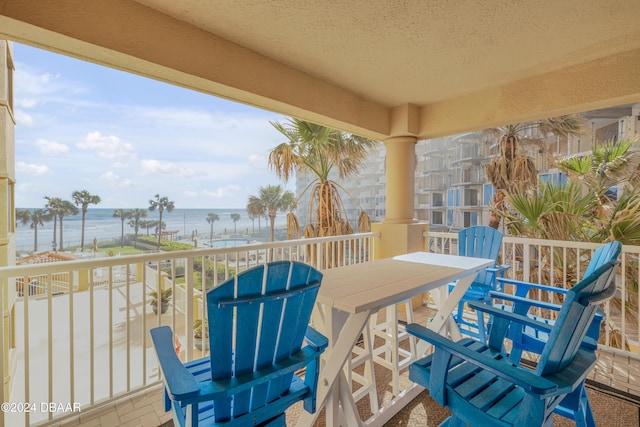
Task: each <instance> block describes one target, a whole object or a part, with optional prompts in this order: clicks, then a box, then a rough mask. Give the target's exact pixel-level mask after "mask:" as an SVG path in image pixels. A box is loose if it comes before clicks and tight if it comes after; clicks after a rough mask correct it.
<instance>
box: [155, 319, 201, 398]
mask: <svg viewBox="0 0 640 427" xmlns="http://www.w3.org/2000/svg"><path fill="white" fill-rule="evenodd" d="M150 333H151V340H152V341H153V346H154V348H155V350H156V355H157V356H158V362H159V364H160V369H161V370H162V376H163V381H164V385H165V388H166V391H167V394H168V395H169V398H170V399H171V400H178V401H183V400H187V399H192V398H194V397H197V395H198V393H199V392H200V386H199V385H198V382H197V381H196V380H195V378H194V377H193V375H191V373H190V372H189V371H188V370H187V368H185V367H184V365H183V364H182V362H181V361H180V359H178V356H177V355H176V351H175V349H174V347H173V332H172V331H171V328H169V327H168V326H161V327H159V328H153V329H151V331H150Z"/></svg>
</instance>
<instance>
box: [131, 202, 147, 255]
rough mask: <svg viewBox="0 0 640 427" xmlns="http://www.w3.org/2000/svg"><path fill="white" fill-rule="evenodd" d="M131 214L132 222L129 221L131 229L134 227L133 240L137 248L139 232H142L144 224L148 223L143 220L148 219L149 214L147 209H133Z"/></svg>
mask: <svg viewBox="0 0 640 427" xmlns="http://www.w3.org/2000/svg"><path fill="white" fill-rule="evenodd" d="M129 212H130V218H131V221H129V227H133V232H134V235H135V237H134V240H133V247H134V248H137V247H138V231H139V230H140V227H144V224H145V223H146V221H145V220H143V219H142V218H146V217H147V216H148V215H149V214H148V211H147V210H146V209H131V210H130V211H129Z"/></svg>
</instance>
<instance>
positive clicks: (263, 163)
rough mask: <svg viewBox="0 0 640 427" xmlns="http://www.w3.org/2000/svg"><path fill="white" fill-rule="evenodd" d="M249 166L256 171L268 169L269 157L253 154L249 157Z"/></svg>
mask: <svg viewBox="0 0 640 427" xmlns="http://www.w3.org/2000/svg"><path fill="white" fill-rule="evenodd" d="M249 164H250V165H251V167H252V168H254V169H267V168H268V163H267V157H266V156H264V155H262V154H252V155H250V156H249Z"/></svg>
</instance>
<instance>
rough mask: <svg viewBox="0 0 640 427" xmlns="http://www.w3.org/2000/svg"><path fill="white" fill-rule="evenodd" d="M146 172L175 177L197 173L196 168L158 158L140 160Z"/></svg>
mask: <svg viewBox="0 0 640 427" xmlns="http://www.w3.org/2000/svg"><path fill="white" fill-rule="evenodd" d="M140 165H141V166H142V172H143V173H144V174H160V175H168V176H171V177H173V178H187V177H191V176H194V175H195V174H196V172H195V170H193V169H191V168H186V167H183V166H177V165H175V164H173V163H170V162H159V161H158V160H142V161H141V162H140Z"/></svg>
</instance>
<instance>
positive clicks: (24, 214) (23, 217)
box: [16, 209, 31, 225]
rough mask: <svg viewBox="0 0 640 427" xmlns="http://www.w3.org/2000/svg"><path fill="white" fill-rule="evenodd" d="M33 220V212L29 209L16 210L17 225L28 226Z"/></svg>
mask: <svg viewBox="0 0 640 427" xmlns="http://www.w3.org/2000/svg"><path fill="white" fill-rule="evenodd" d="M30 220H31V211H30V210H29V209H16V225H17V224H18V223H21V224H22V225H27V224H28V223H29V221H30Z"/></svg>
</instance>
